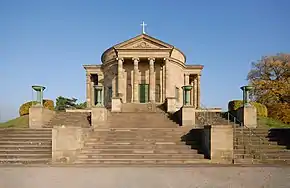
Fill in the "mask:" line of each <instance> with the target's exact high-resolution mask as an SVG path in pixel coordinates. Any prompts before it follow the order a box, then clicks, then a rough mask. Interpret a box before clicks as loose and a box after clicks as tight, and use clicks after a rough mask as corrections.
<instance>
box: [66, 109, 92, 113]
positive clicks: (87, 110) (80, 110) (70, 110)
mask: <svg viewBox="0 0 290 188" xmlns="http://www.w3.org/2000/svg"><path fill="white" fill-rule="evenodd" d="M65 111H66V112H91V111H92V110H91V109H66V110H65Z"/></svg>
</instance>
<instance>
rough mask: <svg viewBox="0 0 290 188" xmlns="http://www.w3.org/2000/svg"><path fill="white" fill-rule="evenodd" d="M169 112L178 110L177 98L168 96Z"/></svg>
mask: <svg viewBox="0 0 290 188" xmlns="http://www.w3.org/2000/svg"><path fill="white" fill-rule="evenodd" d="M167 112H169V113H174V112H176V98H175V97H167Z"/></svg>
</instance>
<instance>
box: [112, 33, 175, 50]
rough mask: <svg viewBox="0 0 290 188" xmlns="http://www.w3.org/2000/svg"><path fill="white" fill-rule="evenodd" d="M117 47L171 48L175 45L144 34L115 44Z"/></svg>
mask: <svg viewBox="0 0 290 188" xmlns="http://www.w3.org/2000/svg"><path fill="white" fill-rule="evenodd" d="M114 48H115V49H171V48H173V46H171V45H169V44H167V43H165V42H162V41H160V40H158V39H155V38H153V37H150V36H148V35H145V34H142V35H139V36H137V37H134V38H132V39H129V40H127V41H125V42H122V43H120V44H117V45H115V46H114Z"/></svg>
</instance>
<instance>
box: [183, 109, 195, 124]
mask: <svg viewBox="0 0 290 188" xmlns="http://www.w3.org/2000/svg"><path fill="white" fill-rule="evenodd" d="M181 124H182V126H195V108H194V106H183V107H182V108H181Z"/></svg>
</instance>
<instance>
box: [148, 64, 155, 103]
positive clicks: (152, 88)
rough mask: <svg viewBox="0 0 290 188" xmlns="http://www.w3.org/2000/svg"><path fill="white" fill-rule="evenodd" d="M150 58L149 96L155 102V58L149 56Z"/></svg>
mask: <svg viewBox="0 0 290 188" xmlns="http://www.w3.org/2000/svg"><path fill="white" fill-rule="evenodd" d="M148 60H149V97H150V102H152V103H155V75H154V61H155V58H148Z"/></svg>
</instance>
